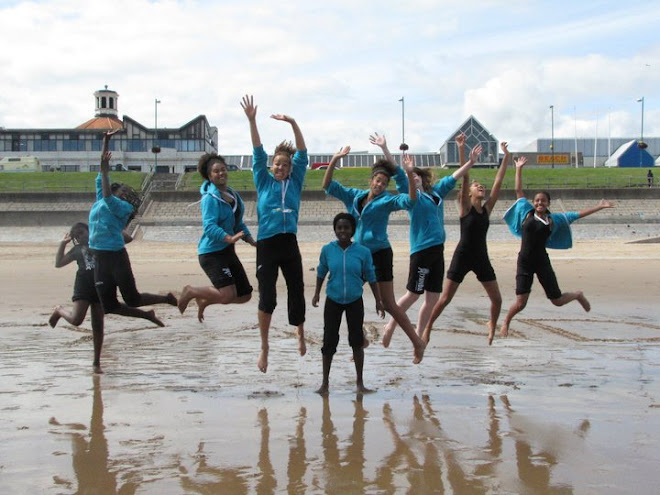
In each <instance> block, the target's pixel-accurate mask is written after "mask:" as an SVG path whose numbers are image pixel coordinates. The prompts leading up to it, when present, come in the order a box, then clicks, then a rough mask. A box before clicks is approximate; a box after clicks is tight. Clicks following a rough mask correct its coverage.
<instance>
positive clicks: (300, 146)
mask: <svg viewBox="0 0 660 495" xmlns="http://www.w3.org/2000/svg"><path fill="white" fill-rule="evenodd" d="M270 118H271V119H275V120H281V121H282V122H288V123H289V124H291V128H292V129H293V137H294V139H295V142H296V149H297V150H299V151H306V150H307V146H306V145H305V138H304V137H303V135H302V131H301V130H300V127H298V123H297V122H296V120H295V119H294V118H293V117H289V116H288V115H284V114H282V113H275V114H273V115H271V116H270Z"/></svg>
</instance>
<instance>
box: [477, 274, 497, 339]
mask: <svg viewBox="0 0 660 495" xmlns="http://www.w3.org/2000/svg"><path fill="white" fill-rule="evenodd" d="M481 285H483V286H484V289H486V294H488V297H489V298H490V320H488V345H492V343H493V338H494V337H495V328H497V320H498V318H499V317H500V311H501V310H502V294H500V287H499V285H497V280H493V281H491V282H482V283H481Z"/></svg>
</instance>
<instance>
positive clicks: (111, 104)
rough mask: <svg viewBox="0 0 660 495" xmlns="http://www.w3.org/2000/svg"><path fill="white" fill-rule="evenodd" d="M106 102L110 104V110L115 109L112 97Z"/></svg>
mask: <svg viewBox="0 0 660 495" xmlns="http://www.w3.org/2000/svg"><path fill="white" fill-rule="evenodd" d="M108 101H109V102H110V108H115V99H114V98H113V97H112V96H111V97H110V98H108Z"/></svg>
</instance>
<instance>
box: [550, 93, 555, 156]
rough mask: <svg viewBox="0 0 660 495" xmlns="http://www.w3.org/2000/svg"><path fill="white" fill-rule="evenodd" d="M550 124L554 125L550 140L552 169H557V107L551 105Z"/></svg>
mask: <svg viewBox="0 0 660 495" xmlns="http://www.w3.org/2000/svg"><path fill="white" fill-rule="evenodd" d="M550 122H551V125H552V136H551V138H550V154H551V155H552V168H555V106H554V105H550Z"/></svg>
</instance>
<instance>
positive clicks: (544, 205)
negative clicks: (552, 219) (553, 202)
mask: <svg viewBox="0 0 660 495" xmlns="http://www.w3.org/2000/svg"><path fill="white" fill-rule="evenodd" d="M532 204H533V205H534V211H535V212H536V213H537V214H539V215H545V214H547V213H548V208H550V198H548V195H547V194H545V193H542V192H540V193H536V196H534V200H533V201H532Z"/></svg>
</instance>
